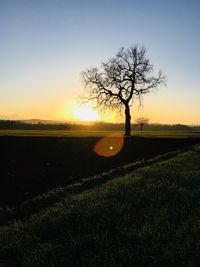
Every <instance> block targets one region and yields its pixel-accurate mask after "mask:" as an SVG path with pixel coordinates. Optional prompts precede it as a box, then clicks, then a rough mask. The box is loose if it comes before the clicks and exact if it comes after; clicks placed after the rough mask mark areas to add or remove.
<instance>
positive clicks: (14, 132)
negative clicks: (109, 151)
mask: <svg viewBox="0 0 200 267" xmlns="http://www.w3.org/2000/svg"><path fill="white" fill-rule="evenodd" d="M112 134H115V135H116V134H119V135H123V132H122V131H68V130H0V136H55V137H61V136H63V137H103V136H107V135H112ZM132 136H137V137H173V138H174V137H176V138H181V137H182V138H185V137H195V138H196V137H199V138H200V132H198V131H196V132H195V131H194V132H193V131H143V132H139V131H132Z"/></svg>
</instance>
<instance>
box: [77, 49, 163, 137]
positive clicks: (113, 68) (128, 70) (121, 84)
mask: <svg viewBox="0 0 200 267" xmlns="http://www.w3.org/2000/svg"><path fill="white" fill-rule="evenodd" d="M82 77H83V81H84V85H85V87H87V88H88V91H87V96H86V97H85V100H86V101H92V102H94V104H95V108H97V109H100V110H101V111H102V110H103V111H104V110H106V109H119V110H121V109H122V107H123V108H124V112H125V136H130V135H131V114H130V107H131V106H132V104H133V102H134V100H135V99H137V100H139V103H140V104H141V103H142V100H143V95H145V94H147V93H150V92H151V91H152V89H153V88H156V87H158V86H159V85H160V84H163V83H164V81H165V76H164V75H163V74H162V72H161V71H159V72H158V74H157V76H154V73H153V65H152V64H150V62H149V59H148V58H146V49H145V48H144V47H143V46H142V47H138V46H137V45H136V46H134V47H130V48H128V49H125V48H121V49H120V50H119V52H118V53H117V54H116V55H115V56H114V57H112V58H110V59H109V60H108V61H107V62H105V63H102V68H101V70H99V69H98V68H91V69H88V70H86V71H84V72H82Z"/></svg>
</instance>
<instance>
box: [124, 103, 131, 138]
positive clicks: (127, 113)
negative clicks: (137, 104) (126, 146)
mask: <svg viewBox="0 0 200 267" xmlns="http://www.w3.org/2000/svg"><path fill="white" fill-rule="evenodd" d="M124 135H125V136H131V115H130V107H129V105H125V134H124Z"/></svg>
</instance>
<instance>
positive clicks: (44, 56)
mask: <svg viewBox="0 0 200 267" xmlns="http://www.w3.org/2000/svg"><path fill="white" fill-rule="evenodd" d="M199 13H200V1H197V0H196V1H195V0H191V1H189V0H188V1H185V0H182V1H181V0H169V1H164V0H160V1H158V0H157V1H156V0H151V1H147V0H140V1H134V0H132V1H130V0H129V1H127V0H124V1H118V0H115V1H114V0H110V1H109V0H107V1H104V0H103V1H88V0H85V1H78V0H77V1H76V0H72V1H69V0H65V1H61V0H54V1H52V0H34V1H31V0H26V1H25V0H24V1H21V0H17V1H16V0H15V1H12V0H0V40H1V42H0V96H1V97H0V117H1V118H42V119H73V116H72V110H71V109H72V107H73V105H72V103H75V102H76V99H77V97H78V95H80V94H82V92H83V86H82V83H81V78H80V72H81V71H82V70H84V69H86V68H88V67H92V66H100V63H101V62H102V61H104V60H106V59H108V58H109V57H111V56H113V55H114V54H115V53H116V52H117V50H118V49H119V48H120V47H121V46H125V47H129V46H131V45H135V44H139V45H145V47H146V48H147V55H148V57H149V58H150V60H151V62H152V63H153V64H154V68H155V70H158V69H162V70H163V72H164V73H165V74H166V75H167V88H161V89H159V90H158V91H157V92H156V93H153V94H152V95H149V96H147V97H145V99H144V105H143V107H142V108H141V107H140V108H138V105H137V104H136V105H135V106H134V107H133V110H132V117H133V120H134V118H136V117H138V116H147V117H149V118H150V120H151V121H152V122H163V123H165V122H166V123H178V122H179V123H186V124H200V108H199V106H200V88H199V84H200V67H199V62H200V53H199V48H200V31H199V29H200V19H199ZM118 117H119V116H118ZM120 120H123V117H122V118H120Z"/></svg>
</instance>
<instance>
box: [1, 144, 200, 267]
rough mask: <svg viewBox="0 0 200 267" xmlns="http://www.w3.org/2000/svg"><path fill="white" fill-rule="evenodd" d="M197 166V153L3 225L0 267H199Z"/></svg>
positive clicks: (196, 150)
mask: <svg viewBox="0 0 200 267" xmlns="http://www.w3.org/2000/svg"><path fill="white" fill-rule="evenodd" d="M199 166H200V147H197V146H196V147H194V148H193V149H192V150H190V151H187V152H184V153H181V154H179V155H177V156H176V157H174V158H172V159H170V160H167V161H163V162H159V163H155V164H153V165H151V166H149V167H145V168H141V169H138V170H135V171H134V172H132V173H129V174H127V175H126V176H123V177H119V178H117V179H115V180H112V181H110V182H107V183H106V184H104V185H101V186H99V187H97V188H94V189H91V190H88V191H85V192H82V193H80V194H75V195H69V194H68V195H66V196H63V197H62V201H59V202H57V203H56V204H55V205H52V206H50V207H46V208H45V209H44V210H43V211H41V212H39V213H37V214H32V216H30V217H29V218H28V219H27V220H26V221H23V222H22V221H13V222H12V223H10V225H8V226H2V227H1V228H0V266H27V267H28V266H30V267H31V266H34V267H36V266H130V267H133V266H136V267H137V266H162V267H163V266H166V267H170V266H190V267H191V266H200V254H199V250H200V168H199ZM49 194H50V193H49ZM46 197H47V198H48V197H49V196H48V194H47V195H46Z"/></svg>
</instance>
